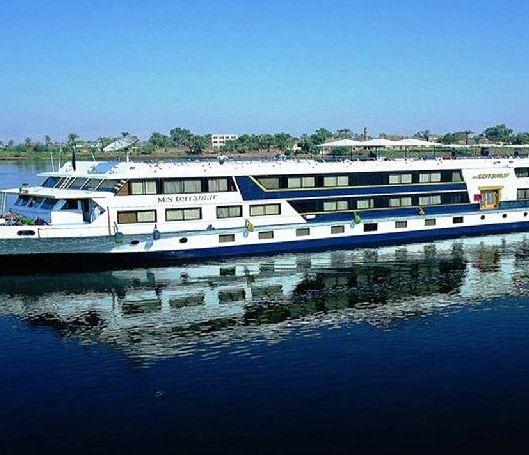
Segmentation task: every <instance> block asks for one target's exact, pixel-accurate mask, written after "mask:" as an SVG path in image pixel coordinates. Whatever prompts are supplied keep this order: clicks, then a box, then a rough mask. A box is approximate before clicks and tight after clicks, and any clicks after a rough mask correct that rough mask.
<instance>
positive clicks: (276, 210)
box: [250, 204, 281, 216]
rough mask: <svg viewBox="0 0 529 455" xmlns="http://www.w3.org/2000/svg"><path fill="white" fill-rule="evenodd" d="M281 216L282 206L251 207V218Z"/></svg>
mask: <svg viewBox="0 0 529 455" xmlns="http://www.w3.org/2000/svg"><path fill="white" fill-rule="evenodd" d="M279 214H281V204H259V205H251V206H250V216H264V215H279Z"/></svg>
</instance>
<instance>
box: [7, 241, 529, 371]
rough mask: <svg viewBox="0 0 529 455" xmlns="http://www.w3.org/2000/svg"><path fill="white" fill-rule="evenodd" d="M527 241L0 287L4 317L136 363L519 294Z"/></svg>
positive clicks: (382, 325)
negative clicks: (106, 347) (105, 349)
mask: <svg viewBox="0 0 529 455" xmlns="http://www.w3.org/2000/svg"><path fill="white" fill-rule="evenodd" d="M528 239H529V236H527V235H525V234H517V235H509V236H497V237H487V238H482V239H464V240H458V241H447V242H439V243H436V244H429V245H410V246H406V247H393V248H382V249H365V250H357V251H335V252H328V253H315V254H303V255H301V254H298V255H281V256H275V257H267V258H247V259H241V260H239V261H236V262H226V263H223V262H218V263H210V264H205V265H191V266H189V267H170V268H159V269H137V270H132V271H131V270H127V271H112V272H101V273H85V274H71V275H67V274H66V275H40V276H38V275H37V276H34V277H33V278H28V277H27V276H26V277H12V276H10V277H2V278H0V302H1V303H0V315H4V316H15V317H17V318H20V319H21V320H23V321H25V322H26V323H27V324H29V325H30V326H34V327H49V328H50V329H53V330H56V331H57V332H58V333H59V334H61V335H62V336H64V337H71V338H73V339H76V340H79V341H80V342H83V343H103V344H106V345H110V346H115V347H116V348H118V349H120V350H122V351H124V352H125V353H127V354H128V355H130V356H131V357H133V358H134V359H137V360H138V361H139V362H140V363H144V364H148V363H149V362H151V361H153V360H155V359H158V358H165V357H174V356H185V355H191V354H198V355H207V356H214V355H215V353H217V352H219V351H220V349H222V348H225V347H226V346H233V347H236V349H237V350H238V352H239V353H244V348H245V346H249V343H250V344H251V343H263V342H264V343H278V342H281V340H283V339H284V338H285V337H289V336H310V335H316V334H317V333H318V331H319V330H321V328H322V327H325V326H326V327H341V326H344V325H348V324H369V325H371V326H373V327H374V328H376V329H385V330H388V329H392V328H394V327H396V325H397V324H400V323H402V322H403V321H406V320H409V319H410V318H417V317H425V316H428V315H431V314H434V313H442V312H447V311H457V310H458V309H460V308H463V307H466V306H468V305H474V306H476V307H478V308H479V305H482V304H483V302H484V301H487V300H490V299H492V298H495V297H501V296H513V295H524V294H526V292H527V288H528V284H529V276H528V272H527V270H529V267H527V265H528V253H529V240H528Z"/></svg>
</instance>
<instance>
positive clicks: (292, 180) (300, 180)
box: [287, 176, 316, 189]
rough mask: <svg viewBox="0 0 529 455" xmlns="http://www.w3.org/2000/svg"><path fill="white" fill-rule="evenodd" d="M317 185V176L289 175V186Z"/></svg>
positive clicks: (305, 186)
mask: <svg viewBox="0 0 529 455" xmlns="http://www.w3.org/2000/svg"><path fill="white" fill-rule="evenodd" d="M315 186H316V178H315V177H312V176H299V177H297V176H296V177H288V179H287V187H288V188H290V189H293V188H314V187H315Z"/></svg>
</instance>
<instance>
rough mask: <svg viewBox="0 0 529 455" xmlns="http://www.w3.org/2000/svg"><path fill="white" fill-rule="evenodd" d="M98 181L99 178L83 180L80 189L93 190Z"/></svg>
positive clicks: (99, 181)
mask: <svg viewBox="0 0 529 455" xmlns="http://www.w3.org/2000/svg"><path fill="white" fill-rule="evenodd" d="M100 183H101V180H99V179H89V180H87V181H86V182H85V184H84V185H83V186H82V188H81V189H82V190H86V191H93V190H95V189H96V188H97V187H98V186H99V184H100Z"/></svg>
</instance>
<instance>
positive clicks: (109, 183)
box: [97, 179, 118, 192]
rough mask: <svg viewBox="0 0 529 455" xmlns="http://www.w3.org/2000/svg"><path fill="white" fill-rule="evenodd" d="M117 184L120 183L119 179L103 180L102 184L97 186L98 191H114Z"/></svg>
mask: <svg viewBox="0 0 529 455" xmlns="http://www.w3.org/2000/svg"><path fill="white" fill-rule="evenodd" d="M117 185H118V181H117V180H111V179H108V180H103V181H102V182H101V185H99V186H98V187H97V191H109V192H113V191H114V190H115V188H116V186H117Z"/></svg>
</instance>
